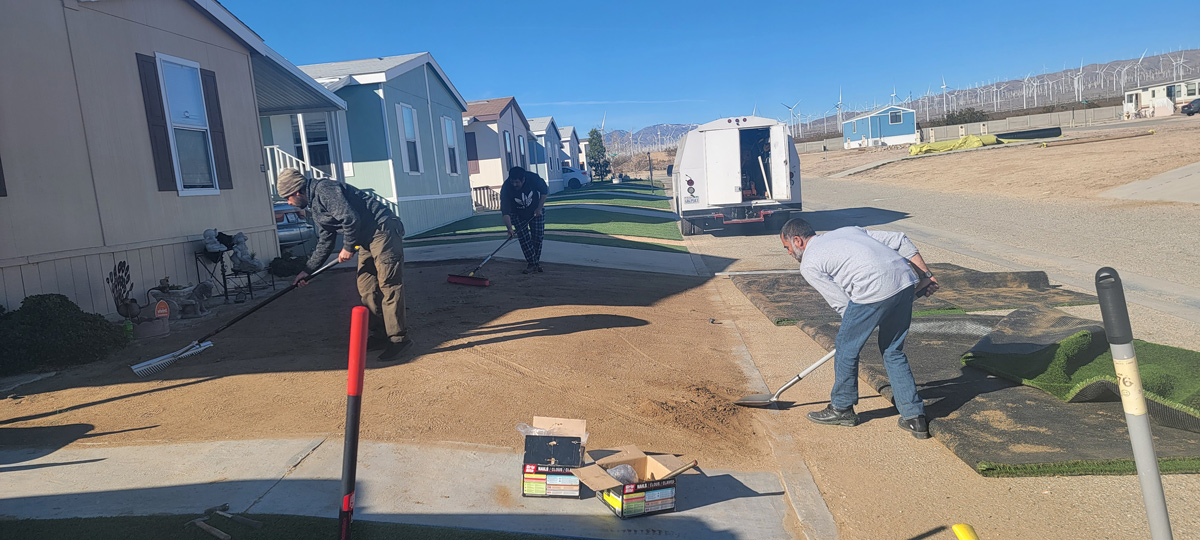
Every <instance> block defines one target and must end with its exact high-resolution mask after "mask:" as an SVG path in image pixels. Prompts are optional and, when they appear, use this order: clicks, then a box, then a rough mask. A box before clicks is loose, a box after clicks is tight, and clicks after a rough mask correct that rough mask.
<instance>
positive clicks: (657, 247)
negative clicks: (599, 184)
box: [408, 233, 688, 253]
mask: <svg viewBox="0 0 1200 540" xmlns="http://www.w3.org/2000/svg"><path fill="white" fill-rule="evenodd" d="M504 238H506V237H505V236H504V235H496V236H473V237H470V238H439V239H436V240H427V241H421V242H409V243H408V247H421V246H440V245H444V244H462V243H464V242H496V243H497V245H499V242H501V241H503V240H504ZM546 239H547V240H554V241H556V242H572V243H575V244H588V245H592V246H609V247H619V248H626V249H642V250H646V251H663V252H667V253H687V252H688V250H687V248H686V247H683V246H669V245H666V244H656V243H654V242H638V241H636V240H626V239H624V238H597V237H594V236H574V235H567V234H553V233H546Z"/></svg>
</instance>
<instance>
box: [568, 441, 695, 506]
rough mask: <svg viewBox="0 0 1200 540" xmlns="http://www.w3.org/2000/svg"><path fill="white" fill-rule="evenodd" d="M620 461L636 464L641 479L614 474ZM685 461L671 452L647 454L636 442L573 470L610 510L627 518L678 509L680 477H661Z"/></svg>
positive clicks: (634, 466) (632, 465)
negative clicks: (611, 472) (631, 480)
mask: <svg viewBox="0 0 1200 540" xmlns="http://www.w3.org/2000/svg"><path fill="white" fill-rule="evenodd" d="M617 465H629V466H631V467H633V470H634V472H636V473H637V477H638V481H637V482H635V483H632V484H623V483H621V482H620V481H619V480H617V479H615V478H613V477H612V476H610V475H609V474H608V469H610V468H612V467H616V466H617ZM683 465H684V463H683V461H681V460H680V459H679V458H677V457H675V456H673V455H671V454H655V455H646V453H645V452H642V451H641V450H639V449H638V447H636V446H622V447H621V448H617V449H616V453H615V454H612V455H610V456H607V457H604V458H601V459H598V460H596V462H595V463H593V464H591V465H588V466H587V467H582V468H579V469H575V470H574V471H573V472H574V473H575V476H577V477H579V481H581V482H583V483H584V485H586V486H587V487H589V488H592V489H593V490H594V491H595V492H596V497H597V498H598V499H600V500H601V501H602V502H603V503H604V505H605V506H607V507H608V509H609V510H612V512H613V513H614V514H616V515H617V516H618V517H620V518H622V519H624V518H630V517H635V516H647V515H650V514H659V513H662V512H672V511H674V510H675V494H676V487H675V480H676V479H677V478H669V479H666V480H660V479H661V478H662V477H664V476H666V475H668V474H670V473H671V472H672V471H674V470H676V469H678V468H680V467H682V466H683Z"/></svg>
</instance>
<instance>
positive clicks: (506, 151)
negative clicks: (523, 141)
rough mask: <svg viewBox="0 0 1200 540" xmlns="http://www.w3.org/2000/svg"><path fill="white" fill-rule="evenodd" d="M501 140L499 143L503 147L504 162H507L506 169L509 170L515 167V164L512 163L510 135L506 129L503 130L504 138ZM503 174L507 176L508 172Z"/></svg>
mask: <svg viewBox="0 0 1200 540" xmlns="http://www.w3.org/2000/svg"><path fill="white" fill-rule="evenodd" d="M502 138H503V139H504V140H503V141H501V144H503V145H504V157H505V161H507V162H508V167H509V168H510V169H511V168H513V167H515V166H516V164H515V163H513V151H512V134H510V133H509V132H508V130H507V129H506V130H504V136H503V137H502ZM505 174H508V171H505Z"/></svg>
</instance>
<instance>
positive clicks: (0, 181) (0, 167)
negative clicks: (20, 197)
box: [0, 161, 8, 197]
mask: <svg viewBox="0 0 1200 540" xmlns="http://www.w3.org/2000/svg"><path fill="white" fill-rule="evenodd" d="M7 196H8V190H7V189H5V187H4V162H3V161H0V197H7Z"/></svg>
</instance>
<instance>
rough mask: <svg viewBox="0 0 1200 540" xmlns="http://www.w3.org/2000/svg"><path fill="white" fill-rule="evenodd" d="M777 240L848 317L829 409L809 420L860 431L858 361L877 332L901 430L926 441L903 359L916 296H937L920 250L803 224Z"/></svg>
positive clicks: (900, 241) (887, 236)
mask: <svg viewBox="0 0 1200 540" xmlns="http://www.w3.org/2000/svg"><path fill="white" fill-rule="evenodd" d="M779 236H780V240H781V241H783V246H784V247H785V248H787V251H788V254H790V255H791V256H792V257H793V258H795V259H796V261H798V262H799V263H800V274H801V275H803V276H804V279H805V280H807V281H808V283H809V285H812V287H813V288H814V289H816V290H817V292H819V293H821V296H822V297H824V298H825V301H826V302H828V303H829V305H830V306H831V307H833V309H835V310H836V311H837V312H838V314H840V315H841V316H842V325H841V328H840V329H839V330H838V334H837V339H836V340H835V346H836V348H837V353H836V354H834V356H833V366H834V381H833V389H832V390H831V391H830V396H829V406H828V407H826V408H825V409H824V410H820V411H816V412H810V413H808V419H809V420H812V421H813V422H816V423H818V424H831V425H842V426H853V425H855V424H857V423H858V415H856V414H854V405H855V404H857V403H858V355H859V353H860V352H862V348H863V346H864V345H866V343H867V339H868V338H870V337H871V333H872V332H874V330H875V329H876V328H879V352H880V353H881V354H882V355H883V365H884V367H885V368H886V369H887V374H888V381H889V382H890V383H891V385H892V399H893V401H894V402H895V403H896V409H898V410H899V411H900V427H901V428H903V429H905V430H907V431H909V432H910V433H912V434H913V436H914V437H917V438H918V439H925V438H928V437H929V426H928V423H927V421H926V419H925V406H924V403H923V402H922V401H921V396H919V395H917V383H916V381H915V380H914V379H913V375H912V370H911V369H910V368H909V366H908V357H907V356H905V355H904V340H905V338H906V337H908V327H909V324H910V323H911V322H912V304H913V299H914V298H915V295H916V294H917V293H916V291H920V294H921V295H923V296H928V295H931V294H933V293H934V292H936V291H937V290H938V284H937V280H935V279H934V278H933V273H932V272H930V271H929V267H928V266H926V265H925V260H924V259H923V258H921V254H920V253H918V252H917V248H916V246H914V245H913V243H912V242H910V241H909V240H908V237H907V236H905V235H904V233H899V232H884V231H868V230H866V229H863V228H861V227H843V228H841V229H837V230H834V231H830V232H827V233H825V234H821V235H817V234H816V231H814V230H813V227H812V225H810V224H809V223H808V222H807V221H804V220H803V219H800V218H795V219H792V220H789V221H788V222H787V223H785V224H784V225H783V229H782V230H781V231H780V234H779ZM914 269H915V270H916V271H917V272H919V273H920V276H918V275H917V272H914Z"/></svg>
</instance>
